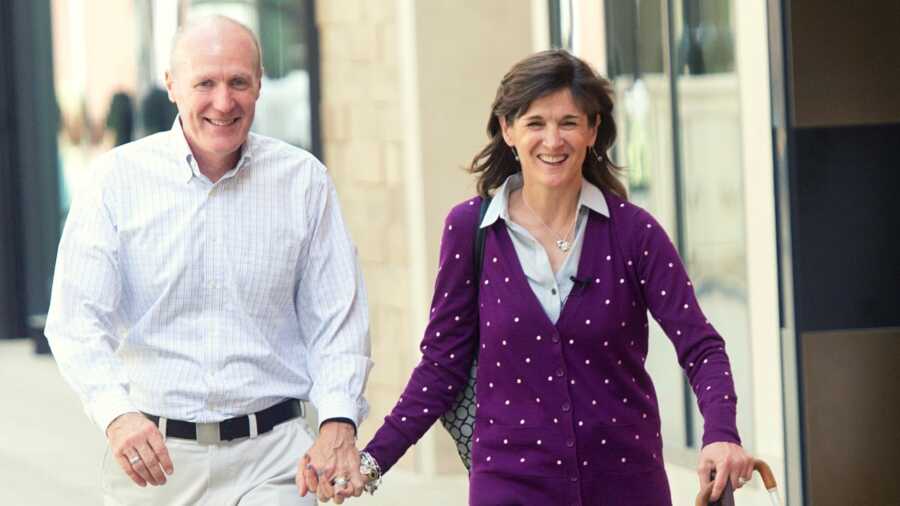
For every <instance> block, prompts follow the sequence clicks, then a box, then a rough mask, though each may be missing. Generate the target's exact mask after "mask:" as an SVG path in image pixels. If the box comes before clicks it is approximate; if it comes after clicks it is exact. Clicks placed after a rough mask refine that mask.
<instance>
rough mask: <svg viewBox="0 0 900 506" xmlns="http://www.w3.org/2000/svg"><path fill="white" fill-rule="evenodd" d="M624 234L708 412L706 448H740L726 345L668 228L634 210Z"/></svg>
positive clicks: (654, 309)
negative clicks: (730, 445)
mask: <svg viewBox="0 0 900 506" xmlns="http://www.w3.org/2000/svg"><path fill="white" fill-rule="evenodd" d="M634 209H636V210H637V212H636V213H635V214H634V215H633V220H628V221H629V222H630V223H629V224H628V229H626V230H623V232H624V233H627V234H632V240H631V241H630V243H631V251H630V252H629V253H628V256H629V257H630V258H631V259H634V265H635V267H634V268H635V273H636V276H637V278H638V284H639V287H640V290H641V292H642V295H643V298H644V302H645V303H646V305H647V308H648V309H649V310H650V314H651V315H652V316H653V318H654V319H656V321H657V322H658V323H659V325H660V327H662V329H663V331H664V332H665V333H666V335H667V336H668V337H669V339H670V340H671V341H672V344H673V345H674V346H675V351H676V354H677V356H678V362H679V364H680V365H681V367H682V369H684V371H685V373H686V374H687V377H688V380H689V382H690V385H691V388H692V389H693V391H694V394H695V395H696V397H697V404H698V407H699V408H700V412H701V413H702V414H703V421H704V430H703V446H706V445H708V444H710V443H714V442H719V441H727V442H732V443H737V444H740V442H741V440H740V437H739V436H738V431H737V424H736V413H737V396H736V395H735V391H734V382H733V378H732V373H731V365H730V363H729V360H728V355H727V354H726V353H725V341H724V340H723V339H722V337H721V336H720V335H719V333H718V332H717V331H716V329H714V328H713V326H712V325H711V324H710V323H709V320H707V319H706V317H705V316H704V314H703V311H702V310H701V308H700V305H699V304H698V302H697V297H696V296H695V293H694V288H693V284H692V283H691V280H690V278H688V275H687V272H686V270H685V268H684V265H683V264H682V261H681V258H680V257H679V256H678V252H677V250H676V249H675V246H674V245H673V244H672V241H671V240H670V239H669V237H668V235H666V232H665V230H663V228H662V227H661V226H660V225H659V223H657V222H656V220H655V219H654V218H653V217H652V216H651V215H650V214H649V213H647V212H646V211H644V210H642V209H640V208H637V207H635V208H634Z"/></svg>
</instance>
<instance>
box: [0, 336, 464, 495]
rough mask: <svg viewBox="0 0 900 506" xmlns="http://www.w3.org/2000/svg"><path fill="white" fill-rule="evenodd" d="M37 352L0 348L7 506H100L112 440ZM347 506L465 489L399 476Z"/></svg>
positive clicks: (454, 481)
mask: <svg viewBox="0 0 900 506" xmlns="http://www.w3.org/2000/svg"><path fill="white" fill-rule="evenodd" d="M32 349H33V348H32V343H31V341H29V340H14V341H0V399H2V408H0V505H3V506H51V505H52V506H56V505H59V504H66V505H67V506H97V505H99V504H101V501H102V500H101V495H100V481H99V479H100V478H99V468H100V461H101V459H102V457H103V452H104V450H105V448H106V441H105V439H104V438H103V434H101V432H100V430H99V429H97V428H96V427H95V426H94V425H93V424H92V423H91V422H90V421H89V420H88V418H87V416H86V415H85V414H84V412H83V411H82V409H81V403H80V402H79V401H78V399H77V398H76V396H75V393H74V392H72V391H71V390H70V389H69V387H68V385H66V384H65V382H64V381H63V379H62V377H60V375H59V371H58V370H57V368H56V363H55V362H54V361H53V359H52V358H51V357H47V356H36V355H34V354H33V353H32ZM344 504H360V505H363V506H387V505H390V506H413V505H417V506H418V505H432V504H440V505H462V504H466V482H465V479H464V478H462V477H458V478H436V479H428V480H423V479H422V478H421V477H420V476H413V475H411V474H405V473H403V472H402V471H399V470H397V471H396V472H391V473H390V479H389V480H387V481H385V482H384V484H383V485H382V486H381V488H380V489H379V490H378V493H377V494H376V495H375V496H373V497H364V498H360V499H354V500H353V501H346V502H345V503H344Z"/></svg>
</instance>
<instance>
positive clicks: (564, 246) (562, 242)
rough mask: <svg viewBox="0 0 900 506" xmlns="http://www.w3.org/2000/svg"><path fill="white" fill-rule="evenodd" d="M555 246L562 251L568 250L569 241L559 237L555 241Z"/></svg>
mask: <svg viewBox="0 0 900 506" xmlns="http://www.w3.org/2000/svg"><path fill="white" fill-rule="evenodd" d="M556 247H557V248H559V249H560V251H562V252H563V253H566V252H567V251H569V241H567V240H565V239H559V240H557V241H556Z"/></svg>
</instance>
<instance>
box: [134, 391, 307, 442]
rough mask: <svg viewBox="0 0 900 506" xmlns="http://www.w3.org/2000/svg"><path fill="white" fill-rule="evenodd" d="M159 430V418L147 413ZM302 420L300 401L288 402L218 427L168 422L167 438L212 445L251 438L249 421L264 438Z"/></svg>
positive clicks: (292, 400)
mask: <svg viewBox="0 0 900 506" xmlns="http://www.w3.org/2000/svg"><path fill="white" fill-rule="evenodd" d="M144 415H145V416H146V417H147V418H149V419H150V420H151V421H152V422H153V423H155V424H156V425H157V426H159V417H158V416H155V415H150V414H147V413H144ZM301 416H303V405H302V404H301V403H300V401H298V400H297V399H288V400H286V401H282V402H279V403H278V404H276V405H274V406H271V407H268V408H266V409H264V410H262V411H258V412H256V413H253V414H251V415H244V416H236V417H234V418H229V419H228V420H223V421H221V422H219V423H193V422H183V421H181V420H172V419H166V420H165V426H166V437H174V438H179V439H193V440H195V441H197V442H199V443H204V444H213V443H218V442H221V441H231V440H233V439H239V438H242V437H249V436H250V434H251V432H250V425H251V422H250V419H251V417H253V418H255V419H256V434H257V435H259V434H265V433H266V432H269V431H270V430H272V429H273V428H274V427H275V426H276V425H278V424H280V423H284V422H286V421H288V420H293V419H294V418H297V417H301Z"/></svg>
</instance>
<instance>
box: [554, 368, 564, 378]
mask: <svg viewBox="0 0 900 506" xmlns="http://www.w3.org/2000/svg"><path fill="white" fill-rule="evenodd" d="M556 375H557V376H559V377H560V378H562V377H563V376H565V375H566V372H565V371H563V370H562V368H560V369H557V370H556Z"/></svg>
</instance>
